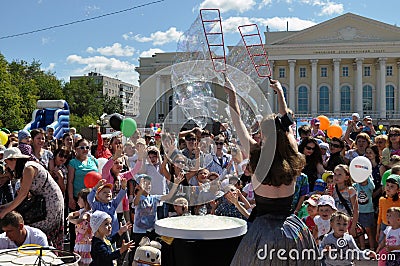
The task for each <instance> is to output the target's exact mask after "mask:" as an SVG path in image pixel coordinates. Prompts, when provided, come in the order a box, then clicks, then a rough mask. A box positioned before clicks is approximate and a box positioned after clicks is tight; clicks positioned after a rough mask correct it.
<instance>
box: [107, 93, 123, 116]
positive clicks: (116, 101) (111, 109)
mask: <svg viewBox="0 0 400 266" xmlns="http://www.w3.org/2000/svg"><path fill="white" fill-rule="evenodd" d="M122 111H123V106H122V101H121V99H120V98H118V97H110V96H108V95H107V94H106V95H105V96H103V113H107V114H113V113H122Z"/></svg>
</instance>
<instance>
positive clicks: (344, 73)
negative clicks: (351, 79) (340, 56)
mask: <svg viewBox="0 0 400 266" xmlns="http://www.w3.org/2000/svg"><path fill="white" fill-rule="evenodd" d="M342 76H343V77H348V76H349V67H347V66H344V67H342Z"/></svg>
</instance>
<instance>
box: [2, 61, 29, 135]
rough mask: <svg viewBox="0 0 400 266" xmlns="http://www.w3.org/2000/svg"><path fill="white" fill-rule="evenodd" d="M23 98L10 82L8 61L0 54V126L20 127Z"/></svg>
mask: <svg viewBox="0 0 400 266" xmlns="http://www.w3.org/2000/svg"><path fill="white" fill-rule="evenodd" d="M22 105H23V99H22V98H21V97H20V95H19V89H18V87H16V86H15V85H14V84H13V83H12V75H11V74H10V72H9V70H8V62H7V61H6V60H5V58H4V56H3V55H2V54H0V127H6V128H8V129H10V130H17V129H21V128H22V127H23V126H24V120H23V119H22V109H21V106H22Z"/></svg>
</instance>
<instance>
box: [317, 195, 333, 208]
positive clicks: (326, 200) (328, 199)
mask: <svg viewBox="0 0 400 266" xmlns="http://www.w3.org/2000/svg"><path fill="white" fill-rule="evenodd" d="M326 205H328V206H330V207H331V208H332V209H334V210H335V211H337V208H336V205H335V200H334V199H333V198H332V196H329V195H322V196H321V197H320V198H319V200H318V206H326Z"/></svg>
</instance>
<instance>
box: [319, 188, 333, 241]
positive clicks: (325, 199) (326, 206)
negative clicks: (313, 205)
mask: <svg viewBox="0 0 400 266" xmlns="http://www.w3.org/2000/svg"><path fill="white" fill-rule="evenodd" d="M336 211H337V208H336V205H335V200H334V199H333V198H332V196H329V195H322V196H321V197H320V198H319V200H318V214H319V215H317V216H315V217H314V223H315V227H314V230H313V236H314V238H315V240H316V241H317V242H318V241H320V240H322V238H323V237H324V235H325V234H327V233H329V232H330V231H331V222H330V219H331V216H332V214H333V213H334V212H336Z"/></svg>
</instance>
